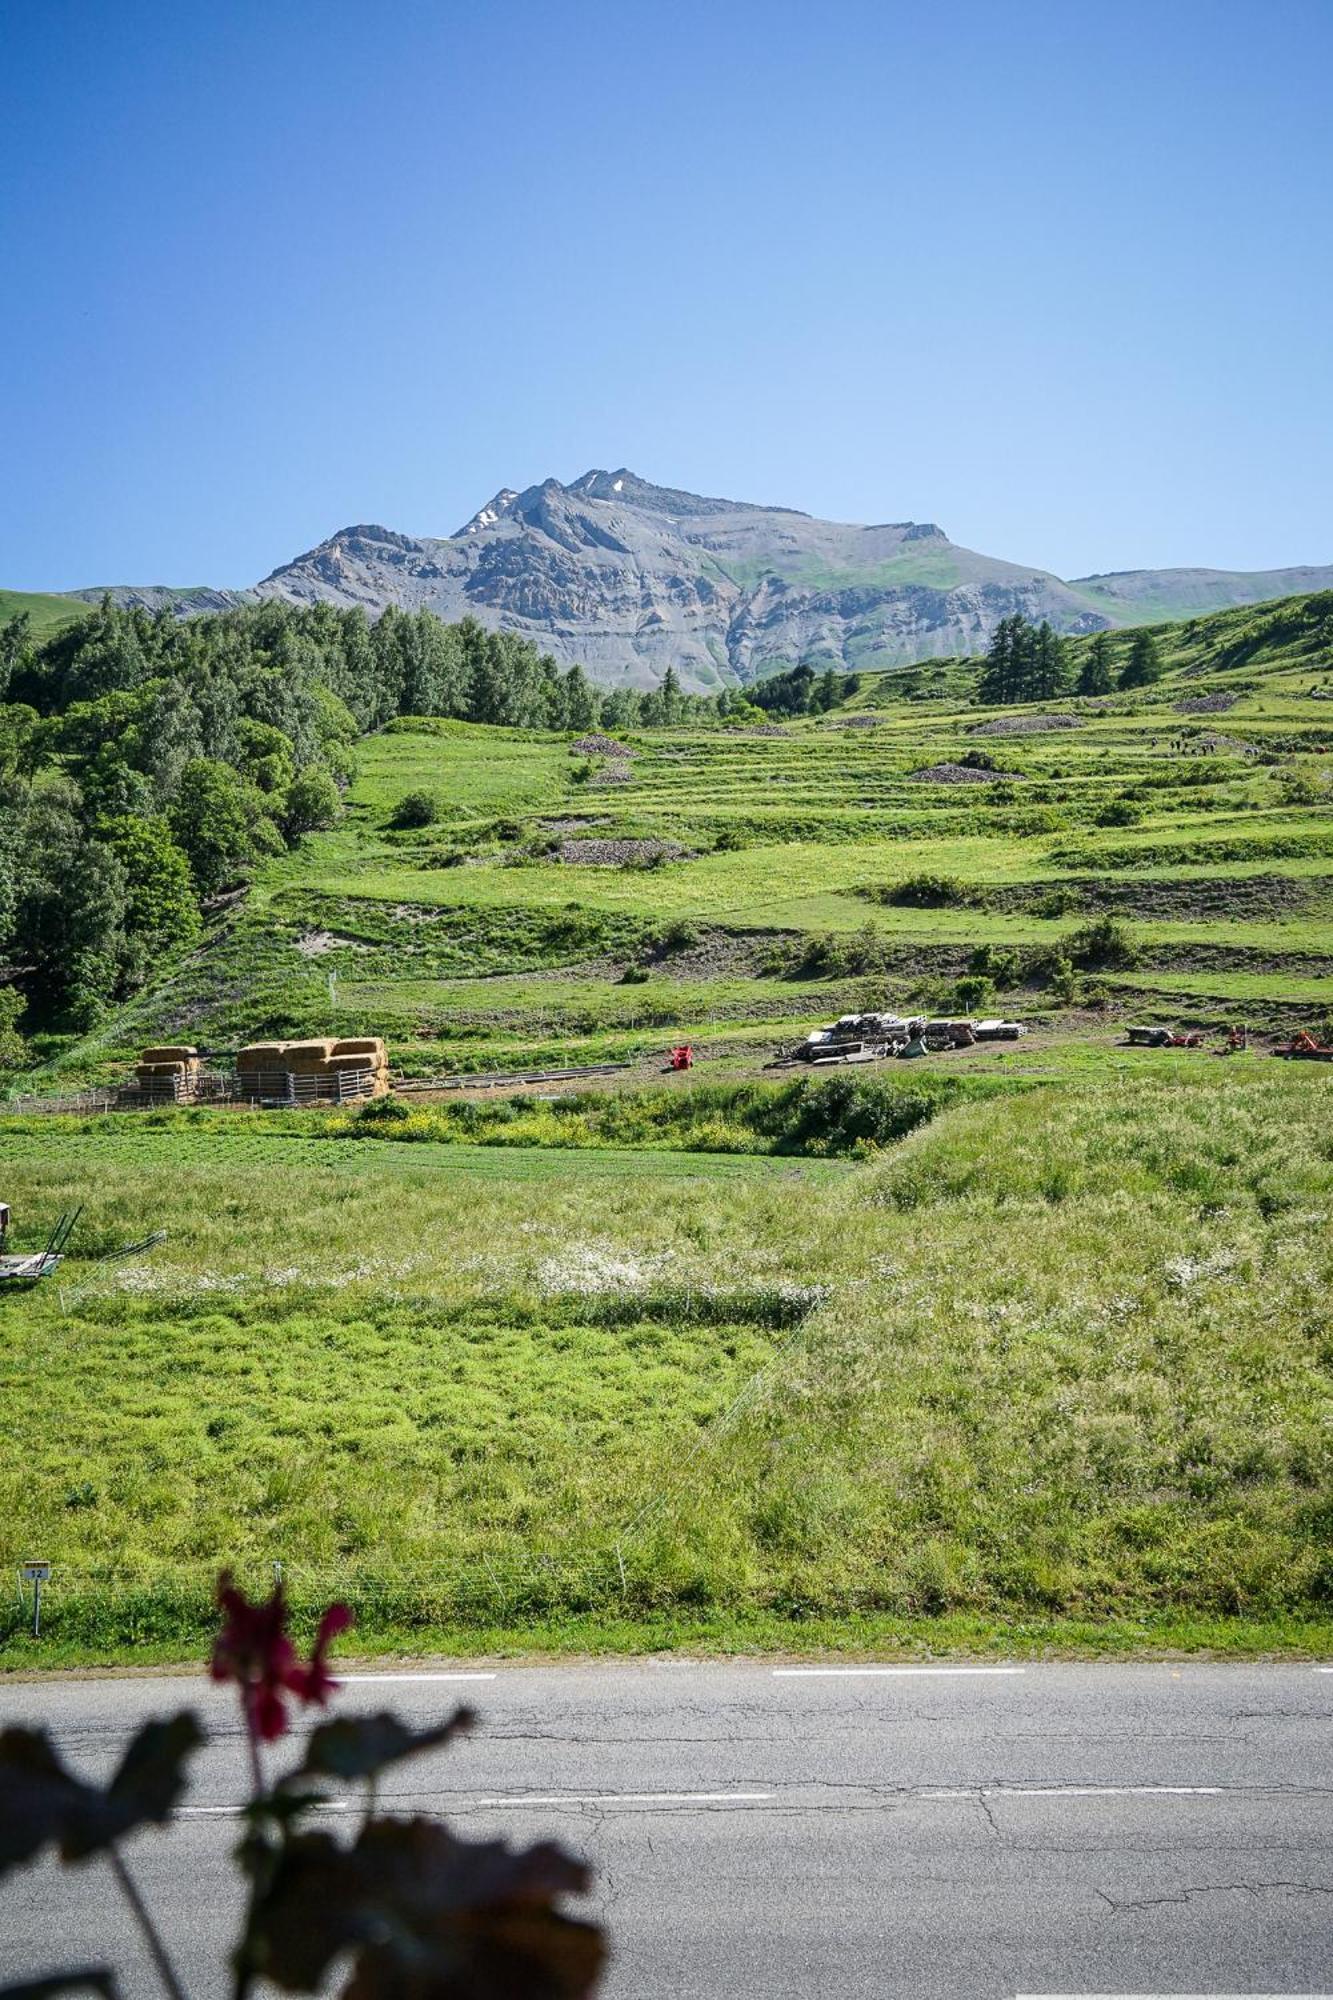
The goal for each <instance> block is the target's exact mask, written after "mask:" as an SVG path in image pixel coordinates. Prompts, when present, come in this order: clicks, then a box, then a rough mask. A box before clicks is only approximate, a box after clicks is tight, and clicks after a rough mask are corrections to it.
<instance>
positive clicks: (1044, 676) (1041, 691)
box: [1022, 618, 1069, 701]
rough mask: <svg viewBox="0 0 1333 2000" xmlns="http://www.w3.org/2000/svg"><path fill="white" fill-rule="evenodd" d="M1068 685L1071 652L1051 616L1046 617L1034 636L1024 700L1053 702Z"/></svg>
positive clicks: (1023, 695)
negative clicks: (1049, 617)
mask: <svg viewBox="0 0 1333 2000" xmlns="http://www.w3.org/2000/svg"><path fill="white" fill-rule="evenodd" d="M1068 686H1069V653H1068V649H1067V648H1066V646H1065V642H1064V640H1063V639H1062V638H1061V637H1060V634H1059V633H1058V632H1056V631H1055V630H1053V628H1052V626H1051V623H1050V621H1049V619H1046V618H1043V619H1042V621H1041V624H1040V625H1039V626H1038V627H1037V630H1036V632H1035V633H1034V634H1033V635H1032V641H1031V647H1030V665H1029V667H1028V671H1027V675H1026V685H1025V687H1024V689H1023V694H1022V699H1023V700H1024V701H1050V700H1051V699H1052V698H1053V697H1054V696H1055V695H1060V694H1064V693H1065V691H1066V689H1067V688H1068Z"/></svg>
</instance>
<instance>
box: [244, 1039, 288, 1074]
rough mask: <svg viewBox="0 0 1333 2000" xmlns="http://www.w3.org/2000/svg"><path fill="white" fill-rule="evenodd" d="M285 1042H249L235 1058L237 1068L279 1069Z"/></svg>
mask: <svg viewBox="0 0 1333 2000" xmlns="http://www.w3.org/2000/svg"><path fill="white" fill-rule="evenodd" d="M286 1053H287V1044H286V1042H251V1043H250V1044H249V1046H248V1047H246V1048H243V1049H242V1050H241V1052H240V1054H239V1055H238V1056H237V1058H236V1067H237V1069H281V1068H282V1063H283V1057H284V1056H285V1055H286Z"/></svg>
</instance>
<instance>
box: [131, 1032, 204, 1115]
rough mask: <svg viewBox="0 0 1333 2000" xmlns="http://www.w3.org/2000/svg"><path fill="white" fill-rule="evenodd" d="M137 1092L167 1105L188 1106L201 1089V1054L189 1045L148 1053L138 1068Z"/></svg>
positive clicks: (137, 1064) (136, 1073)
mask: <svg viewBox="0 0 1333 2000" xmlns="http://www.w3.org/2000/svg"><path fill="white" fill-rule="evenodd" d="M134 1075H135V1088H136V1090H137V1092H138V1094H139V1095H140V1096H141V1097H148V1098H152V1099H153V1100H154V1101H156V1100H159V1099H161V1100H162V1101H164V1102H166V1103H171V1104H181V1103H188V1102H189V1101H190V1100H191V1099H192V1098H193V1097H194V1096H195V1095H196V1093H197V1092H198V1089H199V1051H198V1049H195V1048H190V1047H187V1046H186V1045H185V1044H180V1045H179V1046H173V1047H170V1048H160V1049H144V1050H143V1051H142V1052H141V1054H140V1056H139V1060H138V1062H137V1063H136V1065H135V1069H134Z"/></svg>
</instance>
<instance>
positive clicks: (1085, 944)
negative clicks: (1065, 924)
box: [1069, 917, 1140, 971]
mask: <svg viewBox="0 0 1333 2000" xmlns="http://www.w3.org/2000/svg"><path fill="white" fill-rule="evenodd" d="M1139 955H1140V954H1139V947H1138V945H1137V944H1136V942H1135V940H1134V936H1133V934H1132V932H1131V931H1130V930H1129V929H1128V928H1127V926H1126V925H1124V924H1123V923H1121V921H1120V919H1119V918H1118V917H1094V918H1093V920H1092V922H1091V923H1088V924H1084V925H1083V926H1082V927H1081V928H1080V929H1079V930H1076V931H1075V932H1074V934H1073V936H1072V937H1071V938H1070V939H1069V956H1070V958H1071V959H1072V960H1073V962H1074V964H1075V965H1077V966H1081V967H1083V968H1085V969H1086V968H1089V967H1091V968H1094V969H1096V970H1098V971H1101V970H1104V969H1111V968H1115V967H1126V966H1131V965H1137V964H1138V962H1139Z"/></svg>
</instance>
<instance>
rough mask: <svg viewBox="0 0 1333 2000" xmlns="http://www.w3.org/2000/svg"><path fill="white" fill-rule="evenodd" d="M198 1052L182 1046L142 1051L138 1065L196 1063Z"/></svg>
mask: <svg viewBox="0 0 1333 2000" xmlns="http://www.w3.org/2000/svg"><path fill="white" fill-rule="evenodd" d="M198 1060H199V1051H198V1049H196V1048H190V1047H187V1046H186V1045H184V1044H182V1045H181V1046H180V1047H179V1048H162V1049H142V1050H141V1051H140V1053H139V1061H140V1063H164V1062H198Z"/></svg>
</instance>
